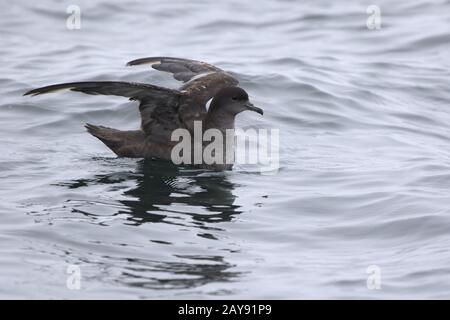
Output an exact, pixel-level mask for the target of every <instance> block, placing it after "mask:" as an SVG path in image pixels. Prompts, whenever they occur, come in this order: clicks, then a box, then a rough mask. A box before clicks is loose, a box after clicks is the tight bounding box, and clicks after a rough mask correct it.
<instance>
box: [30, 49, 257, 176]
mask: <svg viewBox="0 0 450 320" xmlns="http://www.w3.org/2000/svg"><path fill="white" fill-rule="evenodd" d="M142 64H150V65H151V66H152V67H153V68H154V69H156V70H160V71H165V72H170V73H172V74H173V77H174V78H175V79H177V80H179V81H183V82H184V84H183V85H182V86H181V87H180V88H179V89H178V90H174V89H169V88H164V87H159V86H155V85H152V84H144V83H133V82H122V81H88V82H72V83H63V84H55V85H50V86H46V87H42V88H37V89H33V90H30V91H28V92H26V93H25V94H24V95H39V94H44V93H49V92H54V91H59V90H63V89H70V90H72V91H78V92H83V93H87V94H93V95H98V94H101V95H114V96H122V97H127V98H129V99H130V100H137V101H139V103H140V104H139V110H140V115H141V128H140V129H139V130H129V131H122V130H117V129H113V128H107V127H104V126H96V125H92V124H86V129H87V130H88V132H89V133H91V134H92V135H93V136H95V137H97V138H98V139H100V140H101V141H102V142H103V143H104V144H105V145H106V146H108V147H109V148H110V149H111V150H112V151H113V152H114V153H115V154H116V155H118V156H121V157H132V158H160V159H166V160H172V161H173V154H172V150H173V148H174V146H175V145H177V143H178V142H177V141H173V140H172V138H171V137H172V133H173V132H174V131H175V130H177V129H184V130H187V131H188V132H189V133H191V135H194V131H195V125H196V123H197V124H200V125H201V130H202V132H205V131H206V130H208V129H217V130H219V131H220V132H221V133H223V134H225V131H226V130H234V120H235V116H236V115H237V114H238V113H240V112H242V111H245V110H250V111H255V112H257V113H259V114H261V115H262V114H263V111H262V109H260V108H257V107H255V106H254V105H253V104H252V103H250V101H249V98H248V94H247V93H246V92H245V90H243V89H242V88H239V87H237V84H238V80H237V79H235V78H234V77H232V76H231V75H230V74H228V73H226V72H225V71H223V70H222V69H219V68H217V67H215V66H213V65H211V64H208V63H205V62H201V61H195V60H188V59H180V58H171V57H149V58H142V59H137V60H133V61H130V62H128V63H127V65H128V66H135V65H142ZM211 99H212V100H211ZM209 100H211V103H210V107H209V109H208V110H207V108H206V105H207V102H208V101H209ZM225 144H226V138H225V139H223V140H222V146H224V145H225ZM204 148H205V143H204V142H203V143H202V144H201V150H200V151H202V150H203V149H204ZM189 151H191V150H189ZM192 151H193V153H194V151H195V150H194V147H192ZM183 152H186V151H183ZM232 152H234V150H232ZM192 156H193V155H192ZM222 156H223V157H225V156H226V155H222ZM222 156H221V157H222ZM228 156H229V155H228ZM223 157H222V159H223ZM188 158H190V156H189V157H188ZM177 164H179V163H177ZM201 165H202V166H204V167H208V168H213V169H218V170H226V169H231V168H232V163H228V162H226V161H222V163H219V162H217V163H212V164H211V163H204V162H202V163H201Z"/></svg>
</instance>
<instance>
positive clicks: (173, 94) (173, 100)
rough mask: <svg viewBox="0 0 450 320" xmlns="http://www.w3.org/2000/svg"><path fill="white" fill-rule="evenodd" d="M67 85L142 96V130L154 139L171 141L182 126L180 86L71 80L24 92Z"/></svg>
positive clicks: (36, 92) (74, 88)
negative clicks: (175, 131)
mask: <svg viewBox="0 0 450 320" xmlns="http://www.w3.org/2000/svg"><path fill="white" fill-rule="evenodd" d="M64 89H70V90H72V91H78V92H83V93H87V94H94V95H97V94H102V95H114V96H122V97H127V98H129V99H130V100H139V101H140V105H139V110H140V113H141V120H142V130H143V131H144V132H145V134H146V136H147V137H148V138H149V139H151V140H152V141H154V142H158V143H166V142H167V141H170V136H171V133H172V131H173V130H174V129H177V128H180V127H183V126H182V124H181V123H180V121H179V117H178V109H179V103H180V97H181V93H180V92H179V91H177V90H172V89H167V88H163V87H158V86H154V85H151V84H144V83H131V82H121V81H92V82H71V83H62V84H55V85H51V86H46V87H42V88H37V89H33V90H30V91H28V92H26V93H25V94H24V95H33V96H35V95H39V94H44V93H50V92H55V91H59V90H64Z"/></svg>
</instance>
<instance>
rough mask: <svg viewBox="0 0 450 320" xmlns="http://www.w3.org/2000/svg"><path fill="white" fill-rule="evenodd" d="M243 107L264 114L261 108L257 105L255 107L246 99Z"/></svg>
mask: <svg viewBox="0 0 450 320" xmlns="http://www.w3.org/2000/svg"><path fill="white" fill-rule="evenodd" d="M245 107H246V108H247V110H250V111H255V112H257V113H259V114H260V115H263V114H264V112H263V109H261V108H258V107H255V106H254V105H253V103H251V102H250V101H247V102H246V103H245Z"/></svg>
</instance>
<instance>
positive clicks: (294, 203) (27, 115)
mask: <svg viewBox="0 0 450 320" xmlns="http://www.w3.org/2000/svg"><path fill="white" fill-rule="evenodd" d="M71 4H73V3H71V2H69V1H40V2H39V3H37V2H36V3H31V2H29V1H14V2H12V1H4V2H2V3H0V12H1V14H0V56H1V57H2V63H1V64H0V71H1V72H0V85H1V88H2V95H1V99H0V151H1V152H0V181H1V183H0V199H1V201H0V217H1V223H0V284H1V285H0V297H2V298H33V299H35V298H52V299H60V298H67V299H71V298H72V299H74V298H77V299H79V298H85V299H91V298H112V299H136V298H151V299H155V298H170V299H173V298H202V299H204V298H207V299H214V298H224V299H229V298H275V299H281V298H371V299H372V298H373V299H383V298H389V299H390V298H448V297H449V296H450V282H449V277H450V267H449V266H450V252H449V250H448V248H449V244H450V243H449V242H450V209H449V208H450V196H449V192H448V190H449V188H450V173H449V172H450V140H449V137H450V128H449V123H450V111H449V102H450V91H449V87H450V72H449V67H450V59H449V57H450V46H449V43H450V19H449V16H448V12H450V1H425V0H413V1H408V2H403V3H400V2H399V1H395V2H393V1H387V0H382V1H378V2H377V3H376V5H378V6H379V7H380V9H381V14H382V19H381V23H382V24H381V28H380V29H375V30H369V29H368V28H367V26H366V20H367V18H368V17H369V15H368V14H367V13H366V9H367V7H368V6H369V5H372V4H373V3H371V2H369V1H363V0H361V1H346V2H345V4H344V3H343V2H342V3H341V2H336V1H325V0H324V1H302V2H298V1H258V3H256V2H255V3H253V2H247V3H243V2H242V1H220V2H209V1H208V2H207V1H189V2H184V1H171V2H170V3H167V2H163V1H131V0H126V1H106V0H97V1H87V0H82V1H77V4H78V5H79V6H80V9H81V19H82V20H81V29H80V30H68V29H67V28H66V19H67V17H68V14H67V13H66V8H67V7H68V6H69V5H71ZM155 55H167V56H175V57H185V58H193V59H199V60H203V61H208V62H210V63H213V64H216V65H218V66H220V67H222V68H224V69H226V70H231V71H233V72H234V74H235V76H236V77H237V78H239V80H240V82H241V85H242V87H244V88H245V89H246V90H247V91H248V92H249V94H250V96H251V99H252V100H253V102H254V103H255V104H256V105H258V106H260V107H262V108H263V109H264V110H265V115H264V117H260V116H259V115H258V114H254V113H243V114H241V115H239V119H238V121H237V125H238V127H248V126H252V127H255V128H278V129H280V162H281V163H280V166H281V168H280V171H279V172H278V174H276V175H262V174H260V173H258V172H257V171H255V170H252V169H249V168H247V167H246V166H237V167H235V168H234V170H233V171H231V172H226V173H211V172H206V171H201V170H193V169H191V168H177V167H175V166H172V165H170V164H169V163H167V162H164V161H154V160H153V161H152V160H145V161H144V160H142V159H119V158H116V157H115V156H114V155H113V154H112V153H111V152H110V151H109V150H108V149H107V148H106V147H105V146H104V145H103V144H102V143H101V142H99V141H98V140H96V139H95V138H93V137H92V136H90V135H89V134H87V133H86V131H85V129H84V128H83V124H84V123H86V122H89V123H93V124H100V125H106V126H110V127H115V128H120V129H134V128H137V127H138V126H139V115H138V111H137V105H136V103H135V102H129V101H127V100H126V99H121V98H119V97H110V96H108V97H107V96H88V95H83V94H80V93H74V92H60V93H55V94H52V95H43V96H39V97H35V98H30V97H22V94H23V93H24V92H25V91H27V90H29V89H31V88H34V87H38V86H43V85H48V84H53V83H60V82H66V81H82V80H122V81H137V82H139V81H140V82H148V83H154V84H159V85H164V86H170V87H176V86H177V85H179V84H178V83H177V82H176V81H174V80H173V79H171V77H170V76H169V75H168V74H165V73H160V72H157V71H154V70H153V71H151V70H150V69H149V68H148V67H138V68H126V67H125V66H124V64H125V63H126V62H127V61H129V60H132V59H135V58H140V57H145V56H155ZM70 265H77V266H79V267H80V269H81V273H82V277H81V289H80V290H70V289H68V288H67V286H66V281H67V277H68V274H67V273H66V271H67V268H68V266H70ZM372 265H375V266H377V267H378V268H379V269H380V270H381V289H380V290H370V289H369V288H368V287H367V285H366V282H367V277H368V276H369V275H368V274H367V273H366V270H367V268H368V267H369V266H372Z"/></svg>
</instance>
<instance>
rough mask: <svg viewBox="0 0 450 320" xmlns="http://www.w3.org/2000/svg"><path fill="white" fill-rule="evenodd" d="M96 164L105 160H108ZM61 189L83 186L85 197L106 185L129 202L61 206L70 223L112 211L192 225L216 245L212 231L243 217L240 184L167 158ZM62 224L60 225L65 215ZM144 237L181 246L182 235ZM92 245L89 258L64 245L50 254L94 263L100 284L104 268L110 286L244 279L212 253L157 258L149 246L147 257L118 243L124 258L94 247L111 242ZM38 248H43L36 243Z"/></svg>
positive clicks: (138, 222) (133, 221)
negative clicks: (165, 238) (238, 199)
mask: <svg viewBox="0 0 450 320" xmlns="http://www.w3.org/2000/svg"><path fill="white" fill-rule="evenodd" d="M95 160H96V161H100V162H101V161H104V160H105V159H101V158H100V159H95ZM130 183H131V185H132V186H131V187H129V186H130ZM55 185H56V186H59V187H63V188H68V189H70V190H77V189H82V188H85V189H87V191H86V192H89V191H88V190H89V188H90V187H98V186H101V185H103V186H106V187H107V188H104V189H106V190H105V191H106V192H111V190H120V192H121V195H122V197H123V199H121V200H115V201H116V202H117V203H116V204H112V203H107V204H106V206H105V203H101V202H93V201H87V200H86V201H82V200H75V199H72V200H68V201H67V202H66V203H65V205H64V208H63V209H61V208H60V210H61V211H64V212H65V218H63V219H62V220H65V221H74V220H77V216H80V215H81V216H83V217H85V218H88V219H89V220H94V221H95V220H96V219H100V221H103V220H102V218H104V217H105V212H102V210H99V207H107V208H108V209H109V210H110V209H111V208H114V209H115V211H108V212H107V216H109V217H120V218H121V219H122V221H123V224H125V225H129V226H142V225H143V224H145V223H165V224H169V225H172V226H175V227H176V226H181V227H183V228H185V227H187V226H189V227H190V228H193V227H194V228H198V229H201V230H202V231H201V232H199V233H197V236H198V237H200V238H203V239H208V240H217V239H216V237H215V236H214V235H213V232H217V231H223V229H221V228H219V227H217V223H219V222H229V221H232V220H233V217H234V216H235V215H237V214H239V213H240V211H239V206H238V205H235V204H234V202H235V198H236V197H235V195H234V194H233V189H234V185H233V183H231V182H230V181H229V180H228V178H227V175H226V174H225V173H217V172H209V171H205V170H195V169H191V168H180V167H177V166H174V165H172V164H171V163H170V162H167V161H162V160H149V159H147V160H140V161H138V162H137V166H136V168H135V169H134V170H131V171H120V172H117V171H116V172H111V173H106V174H96V175H94V176H93V177H87V178H80V179H75V180H70V181H63V182H60V183H56V184H55ZM67 209H69V211H70V212H71V214H70V216H67V211H68V210H67ZM50 211H51V212H49V215H50V216H52V215H53V214H55V213H57V211H58V210H50ZM49 219H50V220H52V219H53V218H52V217H50V218H49ZM58 219H59V220H61V217H58ZM99 224H102V222H100V223H99ZM207 231H209V232H207ZM146 237H148V241H149V242H150V243H153V244H156V245H160V246H162V248H164V246H167V245H169V246H173V245H179V243H176V241H177V239H179V236H177V234H174V235H172V238H173V239H175V242H169V241H162V240H156V239H152V238H153V237H154V235H153V234H151V233H149V234H147V235H146ZM88 242H89V246H90V250H91V251H90V252H89V254H88V255H86V253H85V252H84V251H80V250H78V249H76V248H68V247H60V246H53V248H52V250H51V252H48V251H47V250H45V249H44V251H46V252H47V253H50V254H52V255H57V256H61V257H66V260H67V263H76V264H81V265H84V266H90V268H91V269H92V270H93V274H95V276H93V277H94V278H96V279H97V280H98V277H99V273H98V270H102V272H101V276H100V278H103V280H104V281H107V282H112V283H118V284H122V285H125V286H128V287H135V288H136V287H138V288H146V289H149V288H151V289H189V288H195V287H198V286H202V285H205V284H208V283H215V282H222V283H223V282H229V281H234V280H235V279H236V278H238V277H239V275H240V272H238V271H232V270H231V269H232V268H233V267H235V265H234V264H231V263H229V262H227V261H226V258H225V257H224V256H222V255H219V254H217V251H215V252H214V254H210V255H209V254H190V253H189V252H187V253H183V254H176V253H174V254H171V255H169V256H168V257H167V256H165V257H159V258H158V259H154V258H152V257H149V258H146V257H145V254H146V253H145V251H146V250H147V249H146V250H143V251H144V257H142V255H143V251H142V248H133V246H132V245H131V246H130V244H129V240H127V239H123V242H121V241H119V240H118V242H117V243H114V244H113V245H116V246H118V247H120V248H121V249H120V250H123V252H122V251H121V253H120V254H119V255H106V254H105V252H102V251H98V250H95V246H94V245H99V246H104V245H107V246H111V245H112V244H111V243H106V242H102V241H98V240H94V241H88ZM152 248H153V247H152ZM152 248H151V249H152ZM187 248H188V249H189V246H188V247H187ZM151 249H150V250H151ZM33 250H39V249H37V248H35V247H34V246H33ZM221 250H225V251H226V252H227V253H230V252H233V250H235V249H233V248H227V247H225V248H222V249H221ZM84 268H85V269H86V267H84ZM88 269H89V268H88ZM88 273H89V272H88ZM87 278H89V276H87Z"/></svg>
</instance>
